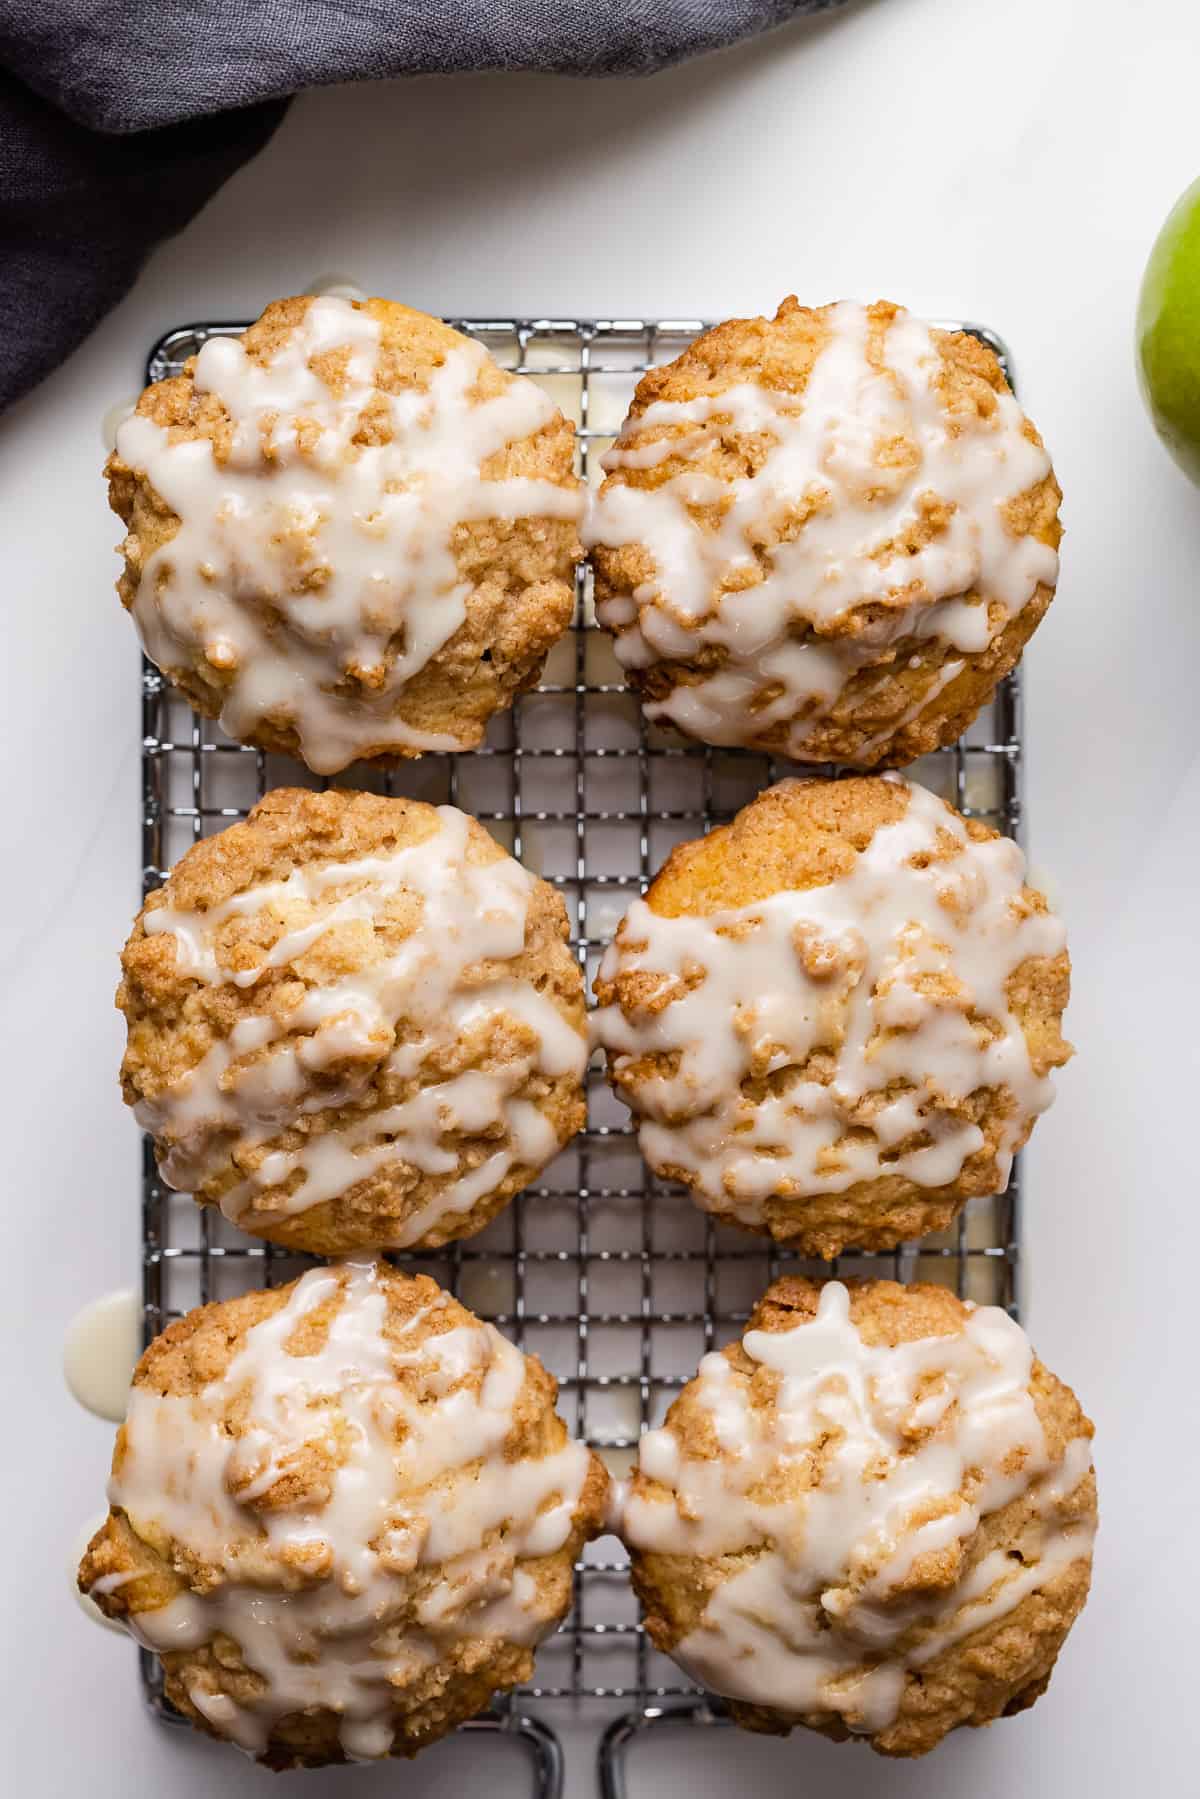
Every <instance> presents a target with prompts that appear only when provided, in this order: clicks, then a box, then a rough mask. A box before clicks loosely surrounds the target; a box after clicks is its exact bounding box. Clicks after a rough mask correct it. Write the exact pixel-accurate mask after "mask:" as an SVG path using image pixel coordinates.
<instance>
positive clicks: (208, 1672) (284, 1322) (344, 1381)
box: [79, 1262, 607, 1768]
mask: <svg viewBox="0 0 1200 1799" xmlns="http://www.w3.org/2000/svg"><path fill="white" fill-rule="evenodd" d="M554 1401H555V1384H554V1382H553V1380H552V1379H551V1378H550V1376H549V1375H547V1374H546V1372H545V1371H544V1369H543V1368H542V1367H541V1365H540V1363H538V1362H537V1361H536V1360H534V1359H533V1358H527V1357H525V1356H523V1355H521V1353H520V1352H519V1351H518V1350H517V1349H515V1348H514V1347H513V1346H512V1345H511V1344H509V1343H507V1342H505V1340H504V1339H503V1338H502V1337H501V1336H500V1335H499V1333H498V1332H497V1331H495V1330H493V1329H492V1327H491V1326H490V1325H483V1324H480V1323H479V1321H478V1320H477V1319H475V1318H473V1317H472V1315H471V1314H470V1313H469V1312H467V1311H465V1310H464V1308H463V1307H462V1306H460V1305H458V1304H457V1302H456V1301H454V1300H453V1299H452V1298H451V1297H450V1296H449V1295H448V1294H447V1293H444V1292H442V1290H441V1289H440V1288H439V1287H438V1286H437V1285H436V1284H435V1283H434V1282H433V1281H431V1280H430V1279H429V1278H428V1277H427V1276H424V1275H419V1276H416V1277H415V1278H414V1277H410V1276H407V1275H404V1274H401V1273H399V1272H397V1271H396V1270H394V1269H391V1268H389V1267H388V1266H387V1265H386V1264H384V1263H370V1262H367V1263H356V1264H349V1265H343V1266H341V1267H335V1268H317V1269H313V1270H312V1271H311V1272H310V1273H308V1274H306V1275H304V1276H303V1277H302V1278H301V1279H300V1280H298V1281H295V1282H293V1283H292V1284H291V1285H290V1286H287V1287H284V1288H280V1289H278V1290H276V1291H274V1292H256V1293H249V1294H246V1295H244V1296H243V1297H242V1298H240V1299H235V1300H229V1301H225V1302H223V1303H220V1304H217V1305H211V1306H206V1307H204V1308H202V1309H201V1310H199V1311H197V1312H192V1313H190V1314H189V1315H188V1316H187V1317H186V1318H184V1319H182V1320H181V1321H180V1322H179V1323H177V1324H174V1325H172V1326H170V1327H169V1329H168V1330H167V1331H166V1332H165V1333H164V1334H163V1335H162V1336H161V1337H160V1338H158V1339H157V1341H156V1342H155V1343H153V1344H152V1345H151V1347H150V1348H149V1350H148V1351H147V1352H146V1354H145V1356H144V1357H143V1358H142V1361H141V1363H140V1364H139V1366H138V1369H137V1372H136V1374H135V1376H134V1385H133V1390H132V1394H131V1399H130V1407H129V1412H128V1414H127V1417H126V1421H125V1423H124V1425H123V1426H122V1427H121V1430H120V1432H119V1434H118V1438H117V1446H116V1451H115V1454H114V1458H113V1476H112V1482H111V1485H110V1501H111V1507H112V1509H111V1511H110V1514H109V1517H108V1520H107V1522H106V1523H105V1525H104V1526H103V1527H102V1528H101V1529H100V1531H99V1532H98V1533H97V1534H96V1536H95V1537H94V1538H93V1540H92V1542H91V1544H90V1545H89V1548H88V1550H87V1553H86V1554H85V1556H84V1559H83V1563H82V1566H81V1568H80V1575H79V1579H80V1586H81V1588H82V1590H83V1591H85V1592H87V1593H90V1595H91V1596H92V1598H93V1599H94V1600H95V1601H96V1603H97V1604H98V1605H99V1606H100V1607H101V1609H102V1610H103V1611H104V1612H105V1613H106V1614H107V1615H108V1616H109V1617H111V1618H114V1619H116V1620H118V1621H120V1622H121V1623H123V1624H125V1625H126V1626H127V1627H128V1628H129V1630H130V1631H131V1632H132V1633H133V1635H134V1636H135V1637H136V1638H137V1639H138V1641H139V1642H141V1643H143V1644H144V1645H146V1646H147V1647H149V1648H151V1649H152V1650H153V1651H154V1652H155V1653H156V1654H157V1655H159V1656H160V1657H161V1660H162V1663H163V1668H164V1674H165V1681H166V1690H167V1694H168V1697H169V1698H170V1699H171V1701H172V1703H173V1704H174V1705H176V1706H177V1707H178V1708H179V1710H181V1711H182V1712H183V1713H184V1714H185V1716H186V1717H188V1718H189V1719H190V1720H191V1721H192V1723H193V1724H195V1725H196V1726H198V1728H200V1729H202V1730H205V1731H208V1732H209V1733H211V1734H212V1735H215V1736H220V1737H226V1738H229V1739H231V1740H232V1741H233V1742H235V1743H237V1744H239V1745H240V1746H241V1747H242V1748H243V1749H246V1750H248V1751H249V1752H250V1753H252V1754H254V1755H256V1756H257V1757H259V1758H260V1759H261V1760H263V1761H264V1762H266V1763H267V1764H268V1765H269V1766H271V1767H275V1768H287V1767H299V1766H312V1765H317V1764H320V1763H323V1762H331V1761H343V1760H366V1759H373V1758H376V1757H379V1756H384V1755H388V1754H397V1755H411V1754H414V1753H415V1752H416V1751H417V1750H418V1749H420V1748H422V1747H424V1746H425V1745H426V1744H427V1743H430V1742H433V1741H435V1740H436V1739H437V1738H438V1737H440V1736H442V1735H444V1734H445V1733H446V1732H447V1731H448V1730H451V1729H453V1728H454V1726H455V1725H456V1724H458V1723H461V1722H462V1721H463V1720H464V1719H465V1718H469V1717H471V1716H473V1715H474V1714H475V1713H476V1712H478V1711H479V1710H481V1709H482V1708H483V1707H484V1706H485V1705H486V1704H487V1702H488V1700H489V1699H490V1698H491V1696H492V1694H493V1693H494V1692H497V1691H502V1690H505V1689H507V1688H509V1687H512V1686H514V1685H516V1684H517V1683H519V1682H520V1681H523V1680H527V1679H528V1678H529V1677H530V1674H531V1671H532V1653H533V1649H534V1647H535V1645H536V1644H537V1643H538V1642H539V1641H540V1640H541V1639H542V1638H543V1637H544V1636H546V1635H547V1634H548V1633H549V1632H550V1631H552V1630H553V1629H555V1628H556V1626H557V1625H558V1624H559V1623H560V1622H561V1620H562V1617H563V1615H564V1614H565V1612H566V1610H567V1608H568V1606H569V1604H570V1599H571V1582H572V1567H573V1563H574V1559H575V1557H576V1555H577V1554H578V1553H579V1551H580V1549H581V1548H582V1545H583V1543H584V1542H585V1541H586V1540H587V1539H588V1538H589V1537H592V1536H595V1535H597V1534H598V1533H599V1531H600V1530H601V1529H602V1528H603V1524H604V1519H605V1507H606V1499H607V1476H606V1474H605V1472H604V1469H603V1467H602V1466H601V1464H600V1463H599V1462H598V1461H597V1459H596V1458H595V1457H594V1456H593V1455H591V1454H590V1453H589V1451H588V1450H587V1449H586V1448H585V1447H584V1446H583V1445H582V1444H580V1443H578V1442H575V1441H573V1440H572V1439H570V1438H569V1437H568V1435H567V1431H566V1427H565V1425H564V1424H563V1422H562V1420H561V1419H560V1418H559V1417H558V1416H557V1414H556V1413H555V1410H554Z"/></svg>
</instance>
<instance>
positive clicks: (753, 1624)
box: [624, 1277, 1096, 1755]
mask: <svg viewBox="0 0 1200 1799" xmlns="http://www.w3.org/2000/svg"><path fill="white" fill-rule="evenodd" d="M1091 1436H1092V1426H1091V1424H1090V1422H1089V1421H1088V1419H1087V1418H1085V1417H1084V1415H1083V1413H1082V1411H1081V1410H1080V1408H1079V1404H1078V1401H1077V1400H1076V1398H1075V1395H1074V1394H1073V1393H1072V1392H1071V1390H1070V1389H1069V1388H1068V1387H1065V1386H1064V1385H1063V1384H1062V1382H1061V1381H1059V1380H1056V1379H1055V1377H1054V1375H1052V1374H1050V1373H1048V1371H1047V1370H1046V1369H1045V1368H1044V1367H1043V1366H1042V1364H1041V1363H1040V1362H1039V1361H1037V1360H1036V1358H1035V1357H1034V1355H1033V1351H1032V1349H1031V1348H1030V1345H1029V1340H1028V1338H1027V1337H1026V1336H1025V1334H1024V1332H1023V1331H1022V1330H1021V1329H1020V1327H1019V1326H1018V1325H1017V1324H1015V1323H1014V1322H1013V1320H1012V1319H1011V1318H1010V1317H1009V1316H1008V1314H1007V1313H1006V1312H1003V1311H1001V1310H1000V1309H999V1308H998V1307H993V1306H988V1307H983V1308H980V1309H976V1308H974V1307H972V1306H970V1305H967V1304H964V1303H963V1302H962V1301H960V1300H958V1299H956V1298H955V1297H954V1295H953V1294H952V1293H950V1292H949V1291H948V1290H946V1289H945V1288H942V1287H929V1286H913V1287H902V1286H898V1285H897V1284H896V1283H895V1282H893V1281H868V1282H864V1283H862V1284H859V1283H851V1284H850V1286H849V1288H847V1286H844V1285H842V1283H841V1282H839V1281H831V1282H829V1283H827V1284H826V1285H825V1286H817V1285H814V1284H813V1283H812V1282H810V1281H806V1280H801V1279H797V1278H794V1277H793V1278H789V1279H786V1280H781V1281H778V1282H777V1283H776V1284H775V1286H773V1287H772V1288H771V1289H770V1291H769V1292H768V1293H767V1294H766V1295H765V1297H764V1298H763V1299H762V1300H761V1301H760V1302H759V1304H758V1306H757V1308H756V1309H755V1311H754V1313H753V1315H752V1317H751V1319H750V1323H749V1326H748V1327H747V1330H746V1333H745V1335H744V1337H743V1338H742V1340H741V1342H739V1343H733V1344H731V1345H730V1346H729V1348H727V1349H725V1350H724V1351H723V1352H721V1353H720V1354H712V1355H707V1356H705V1358H704V1360H703V1361H702V1362H701V1364H700V1370H699V1373H698V1375H697V1376H696V1378H695V1379H694V1380H693V1381H691V1382H689V1384H688V1385H687V1386H686V1387H685V1388H684V1389H683V1392H682V1393H681V1394H680V1395H679V1397H678V1399H677V1400H676V1401H675V1403H674V1405H673V1406H672V1407H671V1410H670V1412H669V1413H668V1414H667V1421H666V1424H665V1426H664V1428H663V1429H661V1430H655V1431H650V1432H648V1433H647V1434H646V1435H645V1436H643V1438H642V1441H641V1447H640V1452H639V1465H638V1468H637V1470H636V1472H635V1475H634V1478H633V1481H632V1486H631V1492H630V1496H629V1499H628V1502H627V1504H626V1507H625V1512H624V1535H625V1539H626V1541H627V1543H628V1544H629V1547H630V1550H631V1553H632V1558H633V1577H634V1584H635V1585H636V1587H637V1591H638V1594H639V1597H640V1598H641V1601H642V1604H643V1606H644V1608H645V1613H646V1628H647V1631H648V1632H649V1635H650V1638H651V1640H652V1641H653V1643H654V1644H655V1645H656V1646H657V1647H658V1648H659V1649H661V1650H663V1651H665V1652H666V1653H667V1654H669V1655H672V1656H674V1657H675V1659H676V1660H677V1661H678V1662H679V1663H680V1664H681V1665H682V1666H683V1668H684V1669H685V1670H686V1671H687V1672H688V1673H689V1674H690V1675H692V1676H693V1677H694V1678H695V1679H696V1680H698V1681H699V1682H701V1683H702V1684H703V1685H705V1686H707V1687H709V1688H711V1689H712V1690H713V1691H714V1692H717V1693H721V1694H724V1695H725V1696H726V1697H727V1698H728V1699H729V1700H730V1702H731V1703H730V1710H731V1711H732V1714H733V1716H734V1718H735V1720H736V1721H737V1723H739V1724H742V1725H744V1726H746V1727H747V1728H749V1729H751V1730H759V1731H767V1732H775V1733H780V1734H786V1733H787V1732H789V1731H790V1730H791V1729H792V1728H793V1727H794V1726H796V1725H801V1724H803V1725H807V1726H808V1727H809V1728H810V1729H813V1730H818V1731H820V1732H821V1733H822V1734H823V1735H825V1736H828V1737H832V1738H834V1739H835V1741H843V1740H845V1739H846V1738H847V1737H850V1736H856V1737H859V1738H861V1739H863V1740H865V1741H867V1742H868V1743H870V1745H871V1747H872V1748H873V1749H876V1750H878V1751H880V1752H881V1753H882V1754H884V1755H923V1754H924V1753H925V1752H926V1750H928V1749H932V1748H933V1747H934V1745H935V1744H937V1743H938V1742H940V1741H941V1739H942V1738H943V1737H944V1736H945V1735H946V1733H947V1732H948V1731H950V1730H953V1729H955V1728H956V1727H957V1726H958V1725H962V1724H972V1725H977V1724H988V1723H990V1722H991V1721H992V1720H993V1719H994V1718H998V1717H1002V1716H1006V1715H1009V1714H1011V1713H1013V1712H1018V1711H1023V1710H1024V1709H1025V1708H1026V1707H1027V1706H1030V1705H1032V1704H1033V1702H1034V1701H1035V1700H1036V1699H1037V1698H1038V1697H1039V1696H1040V1695H1041V1694H1042V1693H1043V1692H1044V1691H1045V1689H1046V1685H1047V1682H1048V1681H1049V1679H1050V1674H1051V1670H1052V1669H1053V1667H1054V1662H1055V1658H1056V1657H1057V1655H1058V1652H1059V1650H1060V1649H1061V1647H1062V1645H1063V1642H1064V1640H1065V1638H1066V1635H1067V1632H1068V1631H1069V1630H1070V1628H1071V1625H1072V1624H1073V1623H1074V1621H1075V1619H1076V1617H1077V1616H1078V1615H1079V1612H1080V1610H1081V1609H1082V1606H1083V1603H1084V1600H1085V1599H1086V1598H1087V1592H1088V1583H1089V1580H1090V1576H1091V1559H1092V1539H1093V1536H1094V1533H1095V1527H1096V1484H1095V1477H1094V1475H1093V1473H1092V1454H1091Z"/></svg>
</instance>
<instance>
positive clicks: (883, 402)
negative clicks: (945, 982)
mask: <svg viewBox="0 0 1200 1799" xmlns="http://www.w3.org/2000/svg"><path fill="white" fill-rule="evenodd" d="M604 466H605V468H606V469H607V471H608V477H607V480H606V481H605V483H604V486H603V488H602V490H601V493H600V496H599V499H598V502H597V504H596V505H595V507H594V509H593V513H592V516H591V517H590V519H589V521H588V524H587V528H586V532H585V538H586V541H587V543H588V547H589V549H590V550H591V552H592V557H593V561H594V564H595V569H596V599H597V606H596V610H597V616H598V618H599V619H600V621H601V623H602V624H604V625H606V626H607V627H608V629H609V630H611V631H612V632H613V634H614V637H615V640H616V652H617V656H618V658H619V660H620V661H621V662H622V663H623V665H624V666H625V668H626V670H627V672H628V675H629V679H630V680H631V682H632V683H633V684H634V685H635V686H636V687H637V688H639V689H640V691H641V693H642V695H643V697H644V699H645V703H646V711H647V714H648V716H649V717H650V718H652V719H654V720H655V721H657V722H660V723H665V724H671V725H674V726H675V727H676V728H677V729H678V730H680V731H682V732H684V733H685V734H686V735H689V736H692V737H696V738H699V739H700V740H701V741H703V742H705V743H712V744H742V745H747V746H750V747H753V748H756V749H760V750H765V751H768V752H770V753H772V754H775V755H785V756H791V757H794V758H795V759H797V760H800V761H805V762H843V763H850V764H853V765H855V766H857V767H860V768H871V767H881V766H889V765H896V764H899V763H903V762H911V761H913V760H914V759H915V758H916V757H918V756H920V755H923V754H924V753H926V752H927V751H929V750H932V749H935V748H937V747H938V746H939V745H940V744H944V743H950V742H952V741H953V740H954V738H955V737H957V736H959V735H960V733H961V732H962V731H963V730H965V728H966V726H967V725H968V724H969V723H970V721H971V720H972V719H973V718H974V717H975V715H976V713H977V712H978V711H979V709H980V707H981V706H982V705H983V704H984V703H985V701H986V700H987V699H988V698H989V696H990V695H991V693H992V692H993V690H994V689H995V686H996V684H997V682H998V681H999V680H1000V679H1001V678H1002V676H1003V675H1005V674H1006V673H1007V672H1008V671H1009V669H1011V668H1012V667H1013V665H1014V664H1015V662H1016V661H1017V658H1018V657H1019V655H1020V653H1021V650H1022V648H1023V646H1024V644H1025V643H1026V641H1027V640H1028V638H1029V636H1030V635H1031V633H1032V632H1033V630H1034V628H1035V626H1036V625H1037V623H1038V621H1039V620H1040V619H1041V617H1042V615H1043V614H1044V612H1045V610H1046V607H1047V606H1048V605H1049V603H1050V599H1051V597H1052V595H1053V592H1054V586H1055V582H1056V580H1057V571H1058V558H1057V549H1058V542H1059V537H1060V530H1059V524H1058V506H1059V501H1060V499H1061V495H1060V493H1059V489H1058V486H1057V483H1056V482H1055V479H1054V476H1053V473H1052V471H1051V467H1050V460H1049V457H1048V456H1047V455H1046V452H1045V449H1044V447H1043V445H1042V441H1041V438H1040V437H1039V436H1038V434H1037V432H1036V431H1035V430H1034V428H1033V426H1032V425H1031V424H1030V423H1029V420H1028V419H1026V418H1025V417H1024V415H1023V413H1022V412H1021V409H1020V407H1019V406H1018V405H1017V403H1016V401H1015V400H1014V398H1013V396H1012V394H1011V392H1010V391H1009V388H1008V383H1007V382H1006V380H1005V378H1004V374H1003V371H1002V370H1001V367H1000V364H999V363H998V361H997V360H996V357H995V356H994V355H993V353H992V352H991V350H990V349H988V348H987V347H986V346H985V345H983V344H982V343H980V342H979V341H978V339H976V338H974V337H972V336H970V335H969V334H967V333H963V332H946V331H940V330H934V329H932V328H931V327H929V326H926V325H924V324H922V323H921V322H920V321H919V320H917V319H914V318H912V317H911V316H910V315H909V314H908V313H907V312H905V311H904V309H903V308H902V307H898V306H894V305H891V304H889V303H886V302H883V301H880V302H879V303H877V304H876V305H874V306H870V307H863V306H856V305H852V304H849V303H842V304H840V305H836V306H822V307H818V308H816V309H815V310H810V309H809V308H807V307H803V306H800V305H799V304H798V303H797V301H796V300H795V299H794V298H791V299H787V300H785V301H784V302H783V304H782V305H781V306H780V308H779V310H778V312H777V314H776V316H775V318H774V319H764V318H757V319H731V320H729V321H728V322H727V323H725V324H723V325H719V326H717V327H716V328H715V329H714V330H712V331H708V332H706V333H705V334H704V335H703V336H702V337H701V338H699V339H698V340H697V341H696V342H695V343H694V344H692V345H691V346H690V347H689V348H688V349H687V350H685V351H684V353H683V354H682V355H681V356H680V357H678V358H677V359H676V360H675V361H674V362H673V363H670V364H668V365H667V366H665V367H662V368H656V369H651V370H649V371H648V372H647V373H646V375H645V376H644V377H643V378H642V381H641V382H640V384H639V386H638V390H637V394H636V397H635V399H634V402H633V405H632V407H631V409H630V414H629V417H628V419H627V420H626V422H625V425H624V427H623V428H622V431H621V434H620V436H619V438H618V439H617V442H616V444H615V446H614V447H613V449H612V450H611V451H610V452H609V453H608V455H607V457H606V458H605V463H604Z"/></svg>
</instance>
